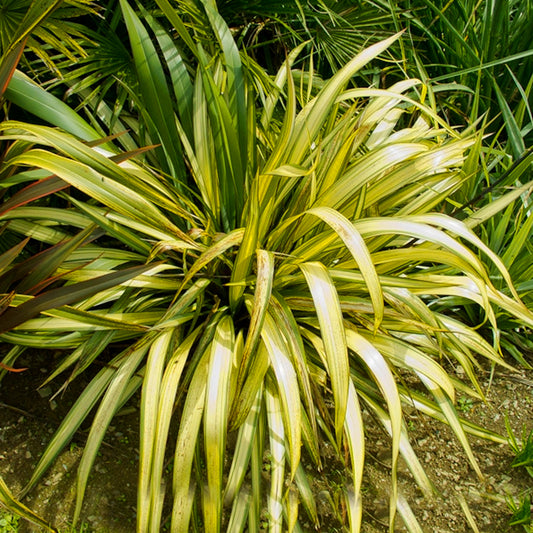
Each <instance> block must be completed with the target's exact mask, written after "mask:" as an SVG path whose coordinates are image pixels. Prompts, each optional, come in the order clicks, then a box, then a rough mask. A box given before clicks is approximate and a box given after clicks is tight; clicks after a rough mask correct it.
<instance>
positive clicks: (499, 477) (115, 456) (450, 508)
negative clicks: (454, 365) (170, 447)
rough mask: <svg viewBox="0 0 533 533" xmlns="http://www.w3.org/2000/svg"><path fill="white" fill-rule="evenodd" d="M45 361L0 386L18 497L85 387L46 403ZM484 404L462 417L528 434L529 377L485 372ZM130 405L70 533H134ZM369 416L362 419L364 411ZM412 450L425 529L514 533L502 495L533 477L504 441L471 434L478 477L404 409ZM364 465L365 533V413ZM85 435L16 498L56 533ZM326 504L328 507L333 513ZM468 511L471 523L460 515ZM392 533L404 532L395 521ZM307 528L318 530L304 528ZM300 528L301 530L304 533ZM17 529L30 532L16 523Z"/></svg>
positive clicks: (375, 450)
mask: <svg viewBox="0 0 533 533" xmlns="http://www.w3.org/2000/svg"><path fill="white" fill-rule="evenodd" d="M52 365H53V357H51V356H37V355H35V354H32V355H31V357H30V356H29V355H28V356H25V357H24V358H21V359H20V360H19V361H18V362H17V366H28V370H26V371H25V372H21V373H17V374H14V373H9V374H7V375H6V376H5V377H4V379H3V381H1V382H0V476H2V477H3V478H4V480H5V481H6V483H7V484H8V486H9V487H10V488H11V489H12V491H13V492H14V493H15V494H16V493H17V492H18V491H20V490H21V489H22V487H23V486H24V485H25V484H26V483H27V482H28V480H29V479H30V477H31V472H32V470H33V468H34V467H35V465H36V464H37V461H38V459H39V457H40V456H41V454H42V453H43V451H44V449H45V447H46V445H47V443H48V442H49V440H50V439H51V437H52V435H53V433H54V431H55V429H56V428H57V427H58V425H59V423H60V421H61V418H62V416H64V414H65V412H66V411H67V410H68V408H69V407H70V405H72V403H73V400H74V399H75V398H76V396H77V394H79V391H80V390H81V389H82V388H83V386H84V385H85V384H86V382H85V383H84V382H83V379H80V381H79V382H75V384H73V385H72V386H71V387H69V389H68V390H67V392H66V393H65V394H64V395H63V396H61V397H58V398H54V399H53V400H51V398H52V396H53V393H54V392H55V389H54V386H53V385H52V386H50V387H45V388H44V389H39V386H40V385H41V384H42V382H43V379H44V377H45V376H46V375H47V374H48V372H49V371H50V369H51V367H52ZM482 385H483V386H484V387H485V390H486V391H488V392H487V403H483V402H477V401H474V402H472V401H470V400H469V399H467V398H466V397H462V396H461V395H460V394H459V397H458V400H459V401H458V406H459V409H460V412H461V415H462V416H464V417H465V418H467V419H469V420H471V421H472V422H475V423H477V424H479V425H481V426H484V427H486V428H488V429H491V430H492V431H495V432H497V433H498V434H500V435H503V436H505V435H506V434H507V433H506V428H505V422H504V420H505V417H506V416H507V417H508V419H509V422H510V425H511V427H512V429H513V431H514V432H515V434H516V435H517V436H520V435H522V432H523V430H524V428H525V429H527V430H528V431H531V429H533V372H532V371H526V370H521V371H517V372H516V373H509V372H507V371H506V372H505V373H499V374H498V373H496V374H495V375H494V377H493V379H490V375H489V373H487V374H486V375H485V376H483V379H482ZM138 414H139V413H138V408H137V406H136V405H131V406H129V407H128V408H127V409H125V410H124V411H123V412H122V413H120V416H118V417H116V419H115V421H114V426H113V427H112V428H111V429H110V431H109V433H108V435H107V437H106V440H105V442H104V444H103V446H102V448H101V453H100V455H99V457H98V460H97V462H96V465H95V467H94V470H93V473H92V475H91V478H90V485H89V487H88V490H87V493H86V498H85V501H84V506H83V511H82V524H81V525H80V524H78V529H77V530H76V531H78V532H79V531H83V532H87V533H89V532H94V533H132V532H134V531H135V505H136V483H137V460H138ZM368 416H369V415H368ZM406 421H407V423H408V426H409V428H410V434H411V444H412V445H413V448H414V450H415V452H416V453H417V455H418V457H419V459H420V460H421V462H422V464H423V466H424V468H425V469H426V470H427V472H428V474H429V476H430V478H431V480H432V482H433V483H434V485H435V487H436V489H437V495H436V496H435V498H431V499H428V498H425V497H423V495H422V493H421V492H420V490H419V489H418V488H417V487H416V485H415V483H414V481H413V478H412V476H411V474H410V472H409V471H408V470H407V468H406V467H405V465H403V464H400V468H399V485H400V490H401V491H402V494H403V495H404V497H405V499H406V500H407V502H408V503H409V505H410V506H411V507H412V509H413V511H414V512H415V515H416V516H417V518H418V520H419V522H420V524H421V525H422V528H423V529H424V531H425V532H427V533H432V532H438V533H462V532H470V531H476V529H475V528H477V530H478V531H479V532H481V533H500V532H513V531H516V532H519V531H523V529H521V528H520V527H519V526H509V520H510V518H511V511H510V509H509V506H508V504H507V500H508V499H509V498H513V499H514V500H515V501H519V499H520V498H521V497H522V496H523V495H524V494H526V493H529V494H531V493H532V492H533V479H532V478H531V477H530V476H529V475H528V474H527V472H526V471H525V469H523V468H513V467H512V466H511V463H512V461H513V458H514V454H513V452H512V450H511V449H510V447H509V446H508V445H507V444H498V443H494V442H489V441H485V440H481V439H479V438H474V437H472V438H471V443H472V447H473V450H474V453H475V456H476V458H477V460H478V462H479V465H480V467H481V470H482V472H483V479H479V478H478V476H477V475H476V473H475V472H474V470H473V469H472V467H471V466H470V464H469V462H468V460H467V458H466V455H465V453H464V451H463V449H462V447H461V445H460V444H459V442H458V441H457V439H456V437H455V436H454V434H453V432H452V431H451V430H450V429H449V428H448V427H447V426H446V425H444V424H442V423H440V422H437V421H435V420H433V419H431V418H429V417H426V416H424V415H420V414H418V413H415V412H411V413H406ZM366 423H367V428H368V434H367V453H368V454H369V457H370V461H369V462H368V465H367V468H366V471H365V477H364V500H365V514H364V526H363V531H364V533H382V532H385V531H388V525H387V524H388V512H389V511H388V506H389V486H390V482H389V480H390V475H389V474H390V453H389V449H388V445H389V444H388V443H389V439H388V437H387V436H386V434H385V433H384V432H383V431H382V430H380V428H379V426H378V425H377V424H376V423H375V422H374V421H373V420H372V419H371V418H370V417H369V418H368V420H366ZM87 429H88V428H82V429H81V430H80V431H79V432H78V433H76V435H75V436H74V439H73V441H72V444H71V446H70V448H69V449H67V450H65V451H64V452H63V453H62V454H61V455H60V457H59V458H58V460H57V461H56V464H55V465H54V466H53V468H51V469H50V471H49V472H48V473H47V474H46V476H45V477H44V479H43V480H42V481H41V482H40V483H39V484H38V485H37V486H36V488H35V489H33V490H32V491H31V492H30V494H29V495H28V496H27V497H26V498H25V499H24V503H25V504H26V505H27V506H28V507H30V508H31V509H32V510H34V511H35V512H37V513H38V514H40V515H41V516H43V517H44V518H46V519H47V520H49V521H50V522H51V523H52V524H53V525H54V526H55V527H57V528H59V529H60V530H61V531H62V532H63V531H69V527H70V520H71V518H72V513H73V510H74V502H75V492H76V487H75V485H76V466H77V464H78V462H79V459H80V456H81V452H82V449H83V445H84V442H85V439H86V436H87ZM327 456H328V452H327V449H325V459H326V461H325V464H327V465H328V468H329V469H330V470H329V471H326V472H324V474H325V475H324V478H323V479H320V478H318V477H317V479H316V483H315V487H314V489H315V492H316V497H317V500H318V502H319V512H320V518H321V526H320V528H319V529H318V531H323V532H331V533H333V532H337V531H343V529H342V525H341V522H342V520H343V517H344V516H345V510H344V509H343V506H342V497H341V495H342V489H341V487H342V482H343V480H344V478H345V472H344V470H343V467H342V465H340V464H337V465H336V464H335V463H334V462H333V461H328V460H327V459H328V457H327ZM332 502H333V505H334V506H336V507H337V508H336V509H332ZM468 515H470V518H468ZM396 522H397V526H396V529H397V531H405V526H404V525H403V523H402V520H401V518H398V519H397V521H396ZM303 527H304V529H305V528H306V527H309V529H308V530H309V531H316V529H315V528H314V527H313V526H311V524H307V525H306V524H305V520H303ZM305 530H307V529H305ZM19 531H20V532H21V533H24V532H34V531H37V530H36V529H35V528H34V527H33V526H31V525H30V524H27V523H23V522H22V521H21V522H20V527H19Z"/></svg>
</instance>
